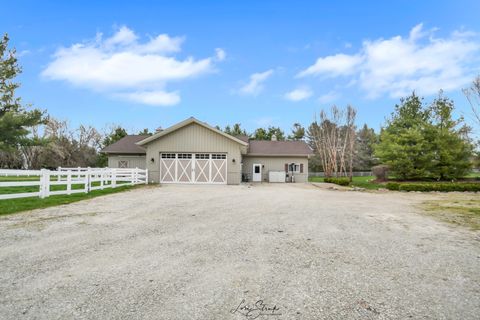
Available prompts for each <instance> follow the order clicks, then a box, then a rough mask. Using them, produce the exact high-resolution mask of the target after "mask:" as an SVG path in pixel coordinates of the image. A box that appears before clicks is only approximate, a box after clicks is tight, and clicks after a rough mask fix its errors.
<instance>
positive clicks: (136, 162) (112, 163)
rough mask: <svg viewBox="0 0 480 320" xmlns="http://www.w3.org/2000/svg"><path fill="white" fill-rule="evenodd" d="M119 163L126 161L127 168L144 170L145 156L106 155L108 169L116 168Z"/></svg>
mask: <svg viewBox="0 0 480 320" xmlns="http://www.w3.org/2000/svg"><path fill="white" fill-rule="evenodd" d="M119 161H128V167H129V168H139V169H145V167H146V158H145V156H127V155H108V167H109V168H118V162H119Z"/></svg>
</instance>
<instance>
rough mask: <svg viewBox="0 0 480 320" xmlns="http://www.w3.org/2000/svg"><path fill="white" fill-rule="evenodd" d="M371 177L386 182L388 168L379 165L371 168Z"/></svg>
mask: <svg viewBox="0 0 480 320" xmlns="http://www.w3.org/2000/svg"><path fill="white" fill-rule="evenodd" d="M372 173H373V175H374V176H375V177H376V178H377V180H378V181H387V176H388V166H387V165H384V164H381V165H378V166H375V167H373V168H372Z"/></svg>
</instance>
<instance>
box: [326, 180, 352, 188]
mask: <svg viewBox="0 0 480 320" xmlns="http://www.w3.org/2000/svg"><path fill="white" fill-rule="evenodd" d="M323 181H324V182H327V183H335V184H338V185H340V186H348V185H350V180H349V179H348V178H325V179H323Z"/></svg>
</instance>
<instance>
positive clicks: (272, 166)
mask: <svg viewBox="0 0 480 320" xmlns="http://www.w3.org/2000/svg"><path fill="white" fill-rule="evenodd" d="M254 163H255V164H258V163H259V164H262V165H263V167H262V181H268V172H269V171H285V163H299V164H303V173H295V174H294V175H295V182H307V181H308V158H307V157H281V156H278V157H257V156H243V172H244V173H247V174H248V175H249V176H250V177H252V171H253V164H254Z"/></svg>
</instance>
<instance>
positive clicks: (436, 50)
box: [297, 24, 480, 98]
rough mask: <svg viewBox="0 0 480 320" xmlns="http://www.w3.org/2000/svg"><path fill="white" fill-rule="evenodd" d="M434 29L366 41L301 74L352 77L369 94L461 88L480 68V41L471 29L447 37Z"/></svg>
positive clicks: (320, 60) (397, 94)
mask: <svg viewBox="0 0 480 320" xmlns="http://www.w3.org/2000/svg"><path fill="white" fill-rule="evenodd" d="M434 32H435V30H427V31H426V30H424V29H423V25H422V24H419V25H417V26H415V27H414V28H412V30H411V31H410V33H409V35H408V37H406V38H403V37H401V36H395V37H392V38H390V39H377V40H374V41H364V42H363V45H362V49H361V50H360V51H359V52H357V53H355V54H352V55H348V54H343V53H339V54H336V55H331V56H326V57H320V58H318V59H317V61H316V62H315V64H313V65H312V66H310V67H308V68H306V69H305V70H303V71H301V72H300V73H299V74H298V75H297V77H306V76H322V77H327V78H328V77H331V78H333V77H339V76H349V77H350V83H356V85H358V86H359V87H360V88H361V89H362V90H364V91H365V92H366V93H367V95H368V96H369V97H371V98H374V97H377V96H380V95H383V94H388V95H390V96H391V97H395V98H396V97H401V96H404V95H406V94H408V93H410V92H411V91H413V90H416V91H417V92H419V93H420V94H424V95H429V94H433V93H436V92H438V90H439V89H444V90H446V91H448V90H454V89H458V88H461V87H462V86H464V85H465V84H466V83H468V82H469V81H470V80H471V79H472V78H473V77H474V74H475V73H476V72H478V70H479V62H480V61H479V59H478V58H477V57H478V54H479V53H480V42H479V41H478V39H477V38H476V35H475V34H473V33H471V32H465V31H461V32H460V31H454V32H453V33H452V34H451V35H450V36H448V37H446V38H435V36H434ZM352 81H353V82H352Z"/></svg>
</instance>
